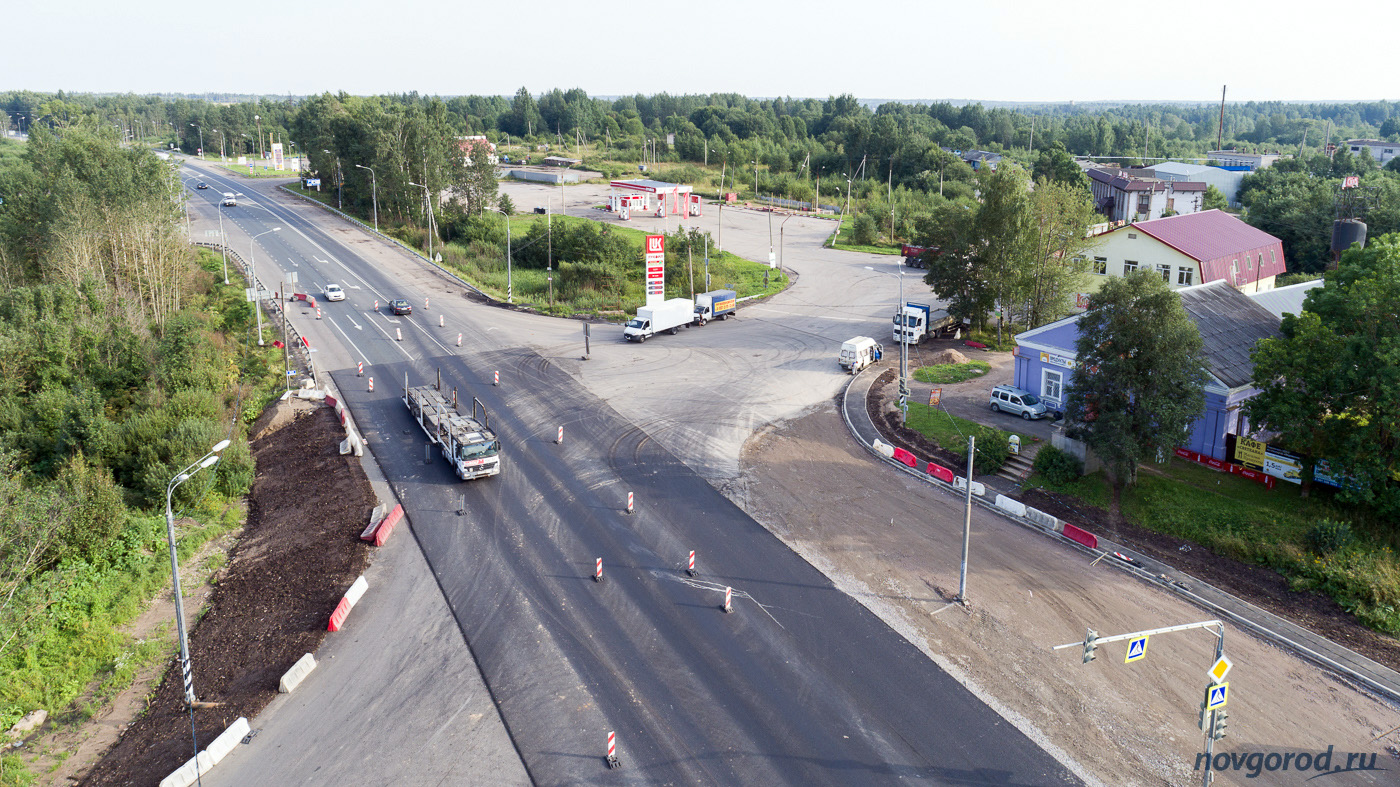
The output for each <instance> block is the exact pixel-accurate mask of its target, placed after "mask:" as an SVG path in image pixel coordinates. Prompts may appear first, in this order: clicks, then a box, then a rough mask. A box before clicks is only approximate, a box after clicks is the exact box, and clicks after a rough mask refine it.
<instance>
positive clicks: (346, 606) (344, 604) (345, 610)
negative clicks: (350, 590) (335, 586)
mask: <svg viewBox="0 0 1400 787" xmlns="http://www.w3.org/2000/svg"><path fill="white" fill-rule="evenodd" d="M349 614H350V601H349V599H346V598H345V597H344V596H342V597H341V599H340V603H339V604H336V605H335V611H334V612H332V613H331V622H330V625H329V626H326V630H327V631H340V627H341V625H343V624H344V623H345V616H346V615H349Z"/></svg>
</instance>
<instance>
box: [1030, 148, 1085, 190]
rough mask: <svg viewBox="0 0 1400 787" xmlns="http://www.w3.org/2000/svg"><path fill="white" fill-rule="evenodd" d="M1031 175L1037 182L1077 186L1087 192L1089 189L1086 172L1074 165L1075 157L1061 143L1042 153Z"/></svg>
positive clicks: (1044, 149) (1045, 149)
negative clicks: (1043, 180)
mask: <svg viewBox="0 0 1400 787" xmlns="http://www.w3.org/2000/svg"><path fill="white" fill-rule="evenodd" d="M1031 175H1032V177H1034V178H1035V180H1036V181H1037V182H1039V181H1040V180H1041V179H1042V178H1044V179H1045V180H1049V181H1052V182H1054V183H1063V184H1065V185H1069V186H1077V187H1079V188H1082V189H1084V190H1085V191H1087V190H1088V189H1089V178H1088V177H1087V176H1086V175H1085V174H1084V170H1082V169H1080V168H1079V165H1078V164H1076V163H1074V156H1071V155H1070V153H1069V151H1067V150H1065V146H1064V144H1063V143H1060V142H1056V143H1055V144H1053V145H1050V146H1049V147H1046V148H1043V149H1042V150H1041V151H1040V157H1039V158H1037V159H1036V161H1035V169H1034V170H1033V171H1032V173H1031Z"/></svg>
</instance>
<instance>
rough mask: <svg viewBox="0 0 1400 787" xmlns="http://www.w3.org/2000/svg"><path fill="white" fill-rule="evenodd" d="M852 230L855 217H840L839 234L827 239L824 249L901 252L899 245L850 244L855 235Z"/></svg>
mask: <svg viewBox="0 0 1400 787" xmlns="http://www.w3.org/2000/svg"><path fill="white" fill-rule="evenodd" d="M854 229H855V217H854V216H852V215H851V214H849V213H848V214H846V215H844V216H842V217H841V229H840V232H839V234H837V235H835V236H834V238H828V239H827V242H826V244H825V245H826V247H827V248H829V249H840V250H841V251H863V252H867V253H869V254H899V253H900V251H901V249H900V244H898V243H886V242H885V241H876V243H875V244H874V245H872V246H862V245H858V244H855V243H852V242H851V238H852V236H853V235H854V234H855V232H854Z"/></svg>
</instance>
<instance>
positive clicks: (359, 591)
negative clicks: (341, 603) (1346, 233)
mask: <svg viewBox="0 0 1400 787" xmlns="http://www.w3.org/2000/svg"><path fill="white" fill-rule="evenodd" d="M366 590H369V583H368V582H366V581H365V575H364V574H361V575H360V576H359V577H358V578H356V579H355V582H354V584H352V585H351V586H350V589H349V590H347V591H345V600H346V601H349V602H350V606H352V607H353V606H355V605H356V604H358V603H359V601H360V598H361V597H362V596H364V594H365V591H366Z"/></svg>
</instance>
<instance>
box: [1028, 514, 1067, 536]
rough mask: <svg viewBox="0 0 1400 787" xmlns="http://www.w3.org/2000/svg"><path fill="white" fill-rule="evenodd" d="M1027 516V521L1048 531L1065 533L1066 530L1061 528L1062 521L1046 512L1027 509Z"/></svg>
mask: <svg viewBox="0 0 1400 787" xmlns="http://www.w3.org/2000/svg"><path fill="white" fill-rule="evenodd" d="M1025 516H1026V519H1029V520H1030V521H1032V522H1034V523H1036V524H1037V525H1040V526H1041V527H1043V528H1045V529H1046V530H1054V531H1055V532H1057V533H1062V532H1064V528H1062V527H1059V524H1060V520H1059V519H1058V518H1057V517H1053V516H1050V515H1049V514H1047V513H1045V512H1044V511H1041V510H1039V509H1035V508H1027V509H1026V514H1025Z"/></svg>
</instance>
